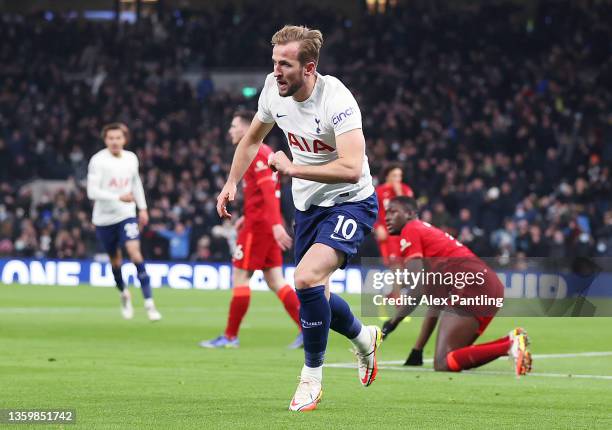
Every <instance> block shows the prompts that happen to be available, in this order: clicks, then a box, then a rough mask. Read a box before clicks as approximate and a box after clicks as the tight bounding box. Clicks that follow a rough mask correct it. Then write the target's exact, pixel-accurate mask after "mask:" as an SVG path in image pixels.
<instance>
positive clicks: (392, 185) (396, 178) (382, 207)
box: [374, 164, 414, 266]
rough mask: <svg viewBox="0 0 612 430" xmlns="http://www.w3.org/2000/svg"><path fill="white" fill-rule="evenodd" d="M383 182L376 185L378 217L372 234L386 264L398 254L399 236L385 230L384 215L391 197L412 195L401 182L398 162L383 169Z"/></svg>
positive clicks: (401, 177)
mask: <svg viewBox="0 0 612 430" xmlns="http://www.w3.org/2000/svg"><path fill="white" fill-rule="evenodd" d="M382 176H383V179H384V181H385V182H384V183H382V184H380V185H379V186H377V187H376V196H377V197H378V218H377V219H376V224H374V234H375V235H376V242H377V243H378V249H379V250H380V256H381V257H382V258H383V262H384V264H385V265H386V266H389V265H390V264H392V263H393V262H394V261H395V260H397V259H398V258H399V256H400V246H399V241H400V238H399V236H392V235H390V234H389V232H388V231H387V224H386V223H385V215H386V213H387V206H388V205H389V202H390V201H391V199H392V198H394V197H398V196H407V197H414V192H413V191H412V188H410V187H409V186H408V185H406V184H404V183H403V182H402V180H403V172H402V168H401V167H400V166H399V165H398V164H391V165H389V166H387V167H386V168H385V169H384V170H383V174H382Z"/></svg>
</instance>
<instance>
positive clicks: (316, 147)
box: [287, 132, 336, 154]
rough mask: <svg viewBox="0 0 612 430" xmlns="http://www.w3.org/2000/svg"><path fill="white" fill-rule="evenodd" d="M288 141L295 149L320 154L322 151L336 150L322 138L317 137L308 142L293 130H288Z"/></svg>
mask: <svg viewBox="0 0 612 430" xmlns="http://www.w3.org/2000/svg"><path fill="white" fill-rule="evenodd" d="M287 142H289V145H290V146H292V147H293V148H294V149H299V150H300V151H304V152H312V153H313V154H318V153H320V152H334V151H335V150H336V149H335V148H332V147H331V146H329V145H328V144H327V143H325V142H323V141H322V140H319V139H315V140H313V141H312V142H308V141H307V140H306V139H305V138H303V137H300V136H296V135H295V134H293V133H291V132H287Z"/></svg>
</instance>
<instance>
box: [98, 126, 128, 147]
mask: <svg viewBox="0 0 612 430" xmlns="http://www.w3.org/2000/svg"><path fill="white" fill-rule="evenodd" d="M111 130H121V131H122V132H123V137H125V141H126V143H128V142H129V141H130V129H129V128H128V126H127V125H125V124H124V123H122V122H111V123H110V124H106V125H105V126H104V127H102V132H101V133H100V137H101V138H102V140H104V139H106V134H107V133H108V132H109V131H111Z"/></svg>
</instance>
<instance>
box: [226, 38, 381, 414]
mask: <svg viewBox="0 0 612 430" xmlns="http://www.w3.org/2000/svg"><path fill="white" fill-rule="evenodd" d="M322 44H323V36H322V34H321V32H320V31H318V30H311V29H309V28H306V27H301V26H285V27H284V28H282V29H281V30H279V31H278V32H276V34H274V36H273V37H272V45H273V50H272V61H273V64H274V71H273V73H271V74H270V75H268V77H267V78H266V81H265V84H264V88H263V90H262V92H261V95H260V97H259V104H258V111H257V114H256V115H255V117H254V118H253V121H252V123H251V125H250V128H249V130H248V132H247V134H246V135H245V136H244V137H243V138H242V140H241V141H240V143H239V144H238V146H237V149H236V153H235V154H234V160H233V162H232V167H231V170H230V173H229V176H228V179H227V183H226V184H225V186H224V187H223V190H222V191H221V193H220V195H219V197H218V200H217V211H218V212H219V215H220V216H222V217H230V216H231V215H230V214H229V212H228V210H227V204H228V202H231V201H233V200H234V196H235V194H236V186H237V183H238V182H239V181H240V180H241V179H242V177H243V175H244V173H245V171H246V169H247V168H248V166H249V164H250V163H251V161H252V160H253V158H254V157H255V155H256V154H257V151H258V149H259V145H260V144H261V142H262V140H263V139H264V138H265V137H266V135H267V134H268V133H269V132H270V130H272V128H273V127H274V124H277V125H278V126H279V127H280V128H281V129H282V130H283V132H284V133H285V137H286V138H287V142H288V144H289V148H290V149H291V154H292V156H293V161H291V160H289V158H287V156H286V155H285V153H284V152H282V151H278V152H276V153H275V154H274V155H273V156H272V157H271V158H270V160H269V164H270V166H271V167H272V168H273V169H275V170H277V171H279V172H280V173H281V174H283V175H288V176H291V177H292V191H293V200H294V204H295V207H296V212H295V259H296V263H297V267H296V270H295V287H296V290H297V294H298V297H299V299H300V320H301V324H302V329H303V330H302V331H303V336H304V355H305V363H304V366H303V368H302V372H301V375H300V382H299V384H298V387H297V390H296V392H295V395H294V396H293V399H292V400H291V403H290V405H289V409H290V410H292V411H309V410H313V409H315V408H316V407H317V404H318V403H319V401H320V399H321V395H322V388H321V383H322V376H323V375H322V369H323V367H322V366H323V360H324V355H325V349H326V347H327V337H328V333H329V329H330V328H331V329H332V330H334V331H336V332H338V333H340V334H342V335H344V336H346V337H347V338H348V339H350V340H351V342H352V343H353V344H354V346H355V353H356V356H357V361H358V368H359V379H360V381H361V384H362V385H363V386H365V387H367V386H369V385H370V384H371V383H372V382H373V381H374V379H375V377H376V373H377V365H376V350H377V348H378V346H379V344H380V342H381V332H380V330H379V329H378V328H377V327H375V326H364V325H362V324H361V322H360V321H359V320H358V319H357V318H356V317H355V316H354V315H353V313H352V312H351V310H350V308H349V306H348V304H347V303H346V302H345V301H344V300H343V299H342V298H341V297H340V296H338V295H336V294H330V291H329V278H330V276H331V275H332V274H333V273H334V272H335V271H336V269H338V268H342V267H345V266H346V263H347V261H348V259H349V258H350V257H351V256H353V255H355V254H356V253H357V250H358V247H359V245H360V243H361V242H362V241H363V238H364V237H365V235H366V234H368V233H369V232H371V230H372V227H373V225H374V222H375V221H376V215H377V210H378V203H377V199H376V195H375V193H374V187H373V185H372V177H371V176H370V168H369V165H368V160H367V157H366V155H365V139H364V136H363V131H362V125H361V112H360V110H359V106H358V105H357V102H356V101H355V98H354V97H353V95H352V94H351V92H350V91H349V90H348V89H347V88H346V87H345V86H344V85H343V84H342V82H340V81H339V80H338V79H336V78H334V77H333V76H323V75H320V74H319V73H317V63H318V60H319V50H320V48H321V45H322Z"/></svg>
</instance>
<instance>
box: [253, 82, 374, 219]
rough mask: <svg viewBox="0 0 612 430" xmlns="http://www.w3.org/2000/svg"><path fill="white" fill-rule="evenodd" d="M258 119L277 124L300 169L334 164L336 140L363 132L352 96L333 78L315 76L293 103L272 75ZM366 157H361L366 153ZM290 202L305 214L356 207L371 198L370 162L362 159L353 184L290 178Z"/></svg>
mask: <svg viewBox="0 0 612 430" xmlns="http://www.w3.org/2000/svg"><path fill="white" fill-rule="evenodd" d="M257 117H258V118H259V120H260V121H262V122H265V123H271V122H275V123H276V124H277V125H278V126H279V127H280V128H281V129H282V130H283V132H284V133H285V137H286V138H287V142H288V144H289V148H290V149H291V154H292V155H293V162H294V163H295V164H298V165H321V164H327V163H329V162H331V161H333V160H336V159H337V158H338V152H337V151H336V136H339V135H341V134H342V133H346V132H347V131H351V130H354V129H357V128H362V126H361V112H360V110H359V106H357V101H356V100H355V97H353V95H352V94H351V92H350V91H349V90H348V89H347V88H346V87H345V86H344V84H342V82H340V81H339V80H338V79H337V78H335V77H333V76H329V75H326V76H323V75H320V74H317V82H316V84H315V87H314V89H313V91H312V94H311V95H310V97H309V98H308V99H307V100H305V101H303V102H297V101H295V100H294V99H293V97H281V96H280V95H279V94H278V87H277V86H276V79H275V78H274V74H273V73H270V74H269V75H268V76H267V77H266V82H265V84H264V88H263V90H262V91H261V95H260V96H259V104H258V108H257ZM364 152H365V151H364ZM292 192H293V202H294V204H295V207H296V208H297V209H299V210H301V211H305V210H306V209H308V208H309V207H310V205H316V206H326V207H329V206H334V205H335V204H337V203H343V202H357V201H360V200H364V199H366V198H368V197H369V196H370V195H372V194H373V193H374V186H373V185H372V176H371V175H370V166H369V165H368V158H367V156H366V155H365V153H364V157H363V166H362V168H361V177H360V179H359V182H358V183H356V184H349V183H345V184H324V183H320V182H313V181H307V180H305V179H298V178H293V181H292Z"/></svg>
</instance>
